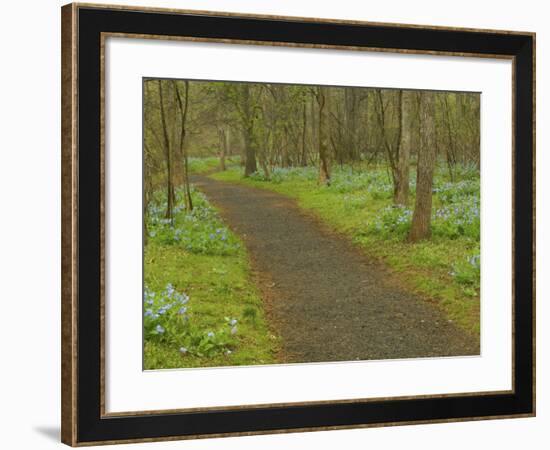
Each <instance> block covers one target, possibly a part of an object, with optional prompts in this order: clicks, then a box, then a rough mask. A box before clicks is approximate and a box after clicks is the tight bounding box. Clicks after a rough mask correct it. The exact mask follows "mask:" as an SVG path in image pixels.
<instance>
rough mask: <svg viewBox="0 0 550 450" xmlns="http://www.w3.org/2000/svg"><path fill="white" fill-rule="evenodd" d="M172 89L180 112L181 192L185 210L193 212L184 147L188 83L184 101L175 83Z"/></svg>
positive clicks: (185, 82) (186, 83)
mask: <svg viewBox="0 0 550 450" xmlns="http://www.w3.org/2000/svg"><path fill="white" fill-rule="evenodd" d="M173 83H174V89H175V91H176V99H177V101H178V105H179V108H180V111H181V129H180V131H181V133H180V154H181V155H182V156H183V171H182V172H183V192H184V195H185V209H186V210H187V211H192V210H193V200H192V198H191V186H190V185H189V158H188V155H187V148H186V146H185V134H186V129H185V124H186V122H187V111H188V110H189V81H187V80H185V81H184V84H185V96H184V101H183V102H182V100H181V94H180V90H179V88H178V85H177V83H176V82H175V81H173Z"/></svg>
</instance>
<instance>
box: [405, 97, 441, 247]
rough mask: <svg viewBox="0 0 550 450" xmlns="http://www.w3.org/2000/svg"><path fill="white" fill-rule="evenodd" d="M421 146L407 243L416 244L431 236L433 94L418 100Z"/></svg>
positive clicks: (433, 133)
mask: <svg viewBox="0 0 550 450" xmlns="http://www.w3.org/2000/svg"><path fill="white" fill-rule="evenodd" d="M420 132H421V146H420V150H419V152H418V163H417V170H416V203H415V206H414V213H413V218H412V225H411V231H410V233H409V241H410V242H417V241H419V240H421V239H426V238H429V237H430V236H431V227H430V225H431V217H432V186H433V174H434V167H435V160H436V147H435V94H434V92H430V91H425V92H422V94H421V98H420Z"/></svg>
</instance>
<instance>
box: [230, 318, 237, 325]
mask: <svg viewBox="0 0 550 450" xmlns="http://www.w3.org/2000/svg"><path fill="white" fill-rule="evenodd" d="M229 325H231V326H234V325H237V319H231V320H230V321H229Z"/></svg>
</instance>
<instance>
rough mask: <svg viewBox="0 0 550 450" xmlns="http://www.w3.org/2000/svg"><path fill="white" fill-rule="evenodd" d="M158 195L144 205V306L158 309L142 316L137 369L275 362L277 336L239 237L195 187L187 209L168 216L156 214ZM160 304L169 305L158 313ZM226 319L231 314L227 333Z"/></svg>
mask: <svg viewBox="0 0 550 450" xmlns="http://www.w3.org/2000/svg"><path fill="white" fill-rule="evenodd" d="M160 198H161V196H160V195H158V196H157V198H156V200H157V201H156V202H154V203H153V205H151V207H150V209H149V214H148V231H149V237H148V242H147V245H146V247H145V255H144V274H145V285H146V293H145V298H144V308H145V311H146V312H147V309H150V310H151V311H152V312H153V313H154V314H156V315H158V317H152V316H151V315H149V316H147V315H146V317H145V345H144V367H145V369H169V368H181V367H186V368H187V367H214V366H228V365H231V366H236V365H252V364H270V363H274V362H276V353H277V351H278V345H279V340H278V338H277V337H276V336H274V335H273V334H272V333H271V332H270V330H269V329H268V326H267V323H266V319H265V314H264V308H263V304H262V299H261V296H260V294H259V292H258V290H257V288H256V287H255V285H254V283H253V281H252V278H251V273H250V266H249V263H248V256H247V254H246V250H245V248H244V246H243V245H242V243H241V241H240V240H239V239H238V238H237V237H236V236H235V235H234V234H233V233H231V231H230V230H228V229H227V228H226V227H225V226H224V224H223V223H222V222H221V220H220V218H219V216H218V215H217V212H216V210H215V209H214V208H212V207H211V206H210V205H209V204H208V202H207V200H206V198H205V197H204V196H203V195H202V194H201V193H199V192H196V191H194V192H193V200H194V203H195V209H194V211H193V213H192V214H187V213H186V212H185V211H184V210H183V209H181V210H178V211H177V213H176V217H175V220H174V222H173V223H170V222H169V221H166V220H165V219H164V218H163V204H162V202H161V201H160ZM177 203H178V204H181V196H180V195H178V202H177ZM177 230H182V231H181V232H179V233H177ZM167 292H168V293H167ZM149 295H151V297H150V298H151V299H150V303H148V302H147V301H148V299H149V297H148V296H149ZM187 298H188V300H184V299H187ZM153 299H154V300H153ZM180 303H181V304H180ZM162 305H169V306H170V308H168V309H167V311H165V312H163V313H162V314H158V313H160V310H161V309H162V308H161V306H162ZM182 307H184V309H185V308H187V311H185V312H184V313H181V311H183V310H182V309H180V308H182ZM230 320H236V321H237V324H236V326H235V331H236V332H235V333H234V334H233V333H231V329H232V325H230V324H229V323H228V322H229V321H230ZM159 325H160V326H161V327H162V330H163V332H162V333H159V332H157V331H156V330H157V328H156V327H157V326H159ZM210 334H211V335H212V336H210ZM182 348H185V349H186V351H185V352H182V351H181V349H182Z"/></svg>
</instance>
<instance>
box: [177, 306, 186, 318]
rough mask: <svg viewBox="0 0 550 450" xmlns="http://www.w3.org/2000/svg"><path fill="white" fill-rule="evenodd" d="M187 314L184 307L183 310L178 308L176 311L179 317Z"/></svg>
mask: <svg viewBox="0 0 550 450" xmlns="http://www.w3.org/2000/svg"><path fill="white" fill-rule="evenodd" d="M186 312H187V308H186V307H185V306H184V307H183V308H180V309H179V311H178V314H179V315H180V316H182V315H184V314H185V313H186Z"/></svg>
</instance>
